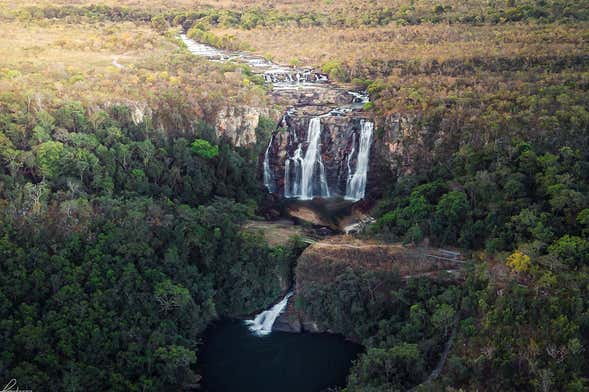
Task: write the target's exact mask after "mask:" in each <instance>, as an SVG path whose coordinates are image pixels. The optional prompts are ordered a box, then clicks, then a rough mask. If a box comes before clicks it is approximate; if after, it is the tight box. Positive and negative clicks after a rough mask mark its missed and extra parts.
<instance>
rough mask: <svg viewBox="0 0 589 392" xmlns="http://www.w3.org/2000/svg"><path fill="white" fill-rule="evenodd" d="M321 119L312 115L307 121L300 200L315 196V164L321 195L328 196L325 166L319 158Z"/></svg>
mask: <svg viewBox="0 0 589 392" xmlns="http://www.w3.org/2000/svg"><path fill="white" fill-rule="evenodd" d="M320 141H321V120H320V119H319V117H314V118H312V119H311V121H309V130H308V132H307V142H308V143H309V145H308V146H307V152H306V153H305V158H303V162H302V165H301V169H302V170H301V194H300V197H299V198H300V199H301V200H310V199H312V198H313V196H315V195H314V194H313V188H314V187H313V185H314V181H313V179H314V177H315V172H316V166H317V165H318V166H319V183H320V186H321V193H320V195H319V196H321V197H329V187H328V186H327V178H326V177H325V167H324V166H323V160H322V159H321V148H320V147H321V144H320Z"/></svg>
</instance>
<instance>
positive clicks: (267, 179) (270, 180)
mask: <svg viewBox="0 0 589 392" xmlns="http://www.w3.org/2000/svg"><path fill="white" fill-rule="evenodd" d="M273 141H274V135H272V137H271V138H270V142H269V143H268V147H267V148H266V153H265V154H264V165H263V166H264V185H265V186H266V189H268V192H274V176H273V175H272V170H271V169H270V154H269V152H270V147H271V146H272V142H273Z"/></svg>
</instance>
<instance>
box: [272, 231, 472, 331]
mask: <svg viewBox="0 0 589 392" xmlns="http://www.w3.org/2000/svg"><path fill="white" fill-rule="evenodd" d="M465 265H466V261H464V260H463V258H462V256H461V255H460V253H459V252H456V251H450V250H443V249H434V248H429V247H407V246H403V245H401V244H385V243H380V242H377V241H374V240H360V239H357V238H354V237H351V236H346V235H341V236H334V237H330V238H328V239H326V240H323V241H320V242H317V243H315V244H313V245H311V246H309V247H308V248H307V249H306V250H305V251H304V252H303V254H302V255H301V256H300V257H299V259H298V262H297V267H296V288H295V294H294V296H293V298H292V299H291V304H294V303H297V304H298V305H299V306H298V307H296V308H295V307H294V306H293V307H289V308H288V309H287V311H286V312H285V313H283V314H282V315H281V316H280V318H279V320H280V324H279V325H280V326H281V330H285V331H291V332H296V331H299V330H300V331H307V332H330V330H329V325H325V323H322V321H323V320H315V319H314V318H313V316H312V315H309V314H307V313H306V311H305V309H306V307H305V301H308V300H310V299H312V298H314V293H315V292H316V290H317V288H318V287H330V286H331V285H333V284H334V283H335V282H337V281H338V279H341V278H342V276H345V274H346V272H347V271H348V270H350V269H351V270H353V271H356V272H359V273H360V274H361V275H362V274H364V273H371V275H372V277H373V278H372V279H371V280H369V283H368V285H369V287H366V290H367V293H368V294H367V295H372V296H374V297H375V298H381V299H382V300H383V301H388V300H390V298H389V296H390V292H391V290H392V289H393V287H392V286H391V287H389V285H390V284H395V283H394V282H397V279H398V277H400V278H401V280H402V281H407V280H408V279H409V278H414V277H430V278H432V279H438V280H445V281H449V282H461V281H462V279H463V277H464V274H463V268H464V266H465ZM377 293H378V294H380V295H378V294H377Z"/></svg>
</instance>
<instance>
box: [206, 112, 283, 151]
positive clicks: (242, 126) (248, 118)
mask: <svg viewBox="0 0 589 392" xmlns="http://www.w3.org/2000/svg"><path fill="white" fill-rule="evenodd" d="M260 116H265V117H269V118H273V119H276V118H277V117H278V112H277V111H276V110H272V109H268V108H259V107H251V106H239V107H235V106H227V107H225V108H223V109H221V110H220V111H219V113H218V114H217V118H216V121H215V129H216V133H217V136H218V137H220V138H226V139H228V140H229V141H230V142H231V143H232V144H233V145H235V146H237V147H245V146H248V145H252V144H255V143H256V142H257V140H256V128H257V127H258V124H259V122H260Z"/></svg>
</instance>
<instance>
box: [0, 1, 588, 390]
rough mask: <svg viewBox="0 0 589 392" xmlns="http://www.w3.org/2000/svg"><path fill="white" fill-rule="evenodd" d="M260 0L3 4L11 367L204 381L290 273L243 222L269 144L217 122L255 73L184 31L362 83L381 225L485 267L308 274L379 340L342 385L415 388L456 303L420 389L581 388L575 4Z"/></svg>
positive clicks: (0, 113) (132, 384)
mask: <svg viewBox="0 0 589 392" xmlns="http://www.w3.org/2000/svg"><path fill="white" fill-rule="evenodd" d="M268 3H269V2H252V3H251V6H250V3H248V5H247V6H245V7H243V8H242V9H239V10H228V9H225V10H220V9H212V8H209V9H205V10H196V11H194V10H186V9H182V10H173V9H170V8H159V7H157V8H154V7H150V5H148V4H143V3H141V2H138V3H131V2H129V3H126V6H124V7H118V6H117V5H118V4H117V5H115V6H109V5H113V4H110V3H108V4H107V6H91V5H87V4H84V5H82V6H64V7H61V6H57V7H56V6H53V5H48V4H41V5H40V6H38V7H37V6H36V7H24V8H23V7H22V6H21V5H19V4H16V3H15V2H3V4H2V8H1V9H0V15H1V16H0V17H1V18H2V22H3V23H2V26H3V27H5V31H4V34H2V37H5V38H4V39H0V43H1V44H0V50H2V54H4V56H2V57H0V58H1V60H0V61H2V63H1V64H0V68H1V72H0V74H1V77H0V85H1V87H2V88H1V91H2V93H3V94H2V95H1V97H0V155H1V157H2V166H1V172H2V175H1V180H0V199H1V200H0V203H1V204H2V206H3V208H2V218H1V221H0V223H1V229H0V230H1V233H2V241H1V242H0V251H1V252H2V254H3V257H2V258H3V263H2V264H1V267H0V268H1V274H0V282H1V286H2V290H1V293H2V294H1V295H0V304H1V306H0V312H1V313H0V319H1V320H3V321H2V322H1V323H0V335H1V336H2V337H3V338H4V337H5V338H4V339H3V340H2V341H3V342H4V341H7V342H9V345H8V346H3V351H2V354H1V357H0V370H1V372H2V373H0V376H2V378H10V377H15V378H17V379H18V380H19V381H20V380H22V383H24V382H25V380H26V382H27V384H26V385H21V386H22V387H23V388H24V387H30V388H31V389H33V390H36V389H39V390H41V389H42V388H44V387H46V386H47V385H53V386H56V387H58V388H64V389H65V388H67V387H68V386H70V385H71V386H79V385H84V386H85V387H87V388H88V389H112V390H129V389H139V388H141V389H147V390H149V389H153V390H155V389H161V387H162V386H164V385H165V386H169V385H173V386H176V387H180V386H182V385H187V384H191V383H193V382H195V381H196V378H195V377H194V375H193V374H192V372H191V371H190V365H191V364H193V363H194V360H195V355H196V354H195V352H196V337H197V334H198V333H199V332H200V331H201V330H202V328H203V327H204V325H205V324H206V322H208V321H209V320H211V319H212V318H214V317H216V316H218V315H224V314H235V313H236V312H241V311H247V310H253V309H255V308H258V307H260V306H262V305H263V304H265V302H266V301H268V300H269V299H270V298H272V297H273V296H275V295H276V294H277V292H278V291H279V289H280V287H279V280H278V279H276V275H280V274H283V273H284V271H288V264H289V261H290V260H291V259H292V257H293V256H294V254H295V253H296V252H295V251H291V250H289V249H288V248H285V247H280V248H273V249H270V248H267V247H266V246H265V245H264V244H263V241H260V239H258V238H257V237H254V238H251V236H250V235H247V234H244V233H240V231H239V229H238V228H239V226H240V225H241V224H242V222H243V221H244V219H245V217H246V216H251V213H252V211H253V210H254V209H255V205H256V202H258V203H259V202H260V200H261V197H262V196H261V195H260V193H259V189H258V187H257V186H256V185H255V184H256V181H255V178H254V177H255V164H254V160H255V157H256V156H257V152H259V151H260V147H261V146H257V147H255V148H257V152H255V151H251V150H246V149H240V150H239V151H234V150H233V149H232V147H231V146H229V145H228V144H227V143H225V142H223V141H222V140H221V141H220V140H217V138H216V137H215V133H216V132H215V130H214V129H213V128H212V127H211V126H208V125H207V122H208V123H213V122H214V117H215V113H216V112H217V111H218V110H219V107H222V106H223V105H225V104H226V102H227V101H230V102H231V104H233V105H241V104H244V103H246V104H249V103H250V102H251V101H250V100H254V101H261V102H263V98H260V97H263V96H264V91H263V88H262V86H260V85H259V82H260V81H259V79H257V78H253V77H251V74H250V73H248V70H247V69H243V68H239V67H232V66H221V65H218V64H212V63H206V62H202V61H198V60H197V59H195V58H194V57H193V56H188V55H187V53H186V52H183V51H182V50H178V51H176V50H175V46H174V44H173V42H174V39H173V38H172V37H173V36H174V35H175V34H176V33H177V31H178V30H177V29H175V27H176V26H178V25H181V26H182V28H183V29H192V32H193V33H192V34H193V35H197V36H199V37H201V38H202V39H204V40H205V41H206V42H209V43H212V44H215V45H219V46H228V47H233V46H239V47H245V46H249V47H252V48H254V49H256V50H258V51H259V52H260V53H263V54H266V55H267V56H269V57H273V58H276V59H278V60H280V61H283V62H288V63H292V64H301V63H302V64H307V65H318V66H321V67H322V69H323V71H324V72H326V73H328V74H329V75H330V77H332V78H333V79H336V80H339V81H344V82H350V83H353V84H355V85H356V86H358V87H362V86H363V87H365V88H367V89H368V91H369V93H370V94H371V97H372V100H373V103H371V104H369V105H367V107H366V109H367V110H371V109H373V110H374V112H373V115H374V120H375V123H376V129H375V131H376V132H375V136H376V138H375V146H377V148H378V149H383V151H377V155H374V156H373V160H377V161H379V162H382V163H383V164H382V166H381V167H380V168H381V169H382V170H386V171H383V172H382V175H383V178H386V181H383V182H382V183H383V184H384V185H385V186H384V187H383V195H382V196H383V200H382V201H381V203H380V205H379V206H378V208H377V210H376V211H375V214H376V216H377V218H378V219H377V222H376V224H375V225H374V227H373V228H372V233H371V234H372V235H374V236H379V237H381V238H382V239H387V240H391V241H399V240H402V241H405V242H419V241H421V240H423V239H428V240H429V241H430V243H432V244H442V245H446V244H451V245H457V246H461V247H463V248H466V249H471V250H472V252H473V258H475V259H477V260H479V262H478V264H477V265H476V267H475V270H474V271H473V272H472V273H470V274H468V275H467V278H466V280H465V282H464V283H463V284H461V285H454V284H449V283H448V282H444V281H438V280H433V279H431V278H429V277H413V278H411V279H408V280H407V281H404V280H402V279H400V277H399V276H397V275H396V274H395V273H394V272H391V271H386V273H384V274H379V273H372V272H365V271H363V270H355V269H354V268H344V269H342V270H338V271H337V274H336V276H337V279H333V280H331V281H329V282H327V283H329V284H328V285H327V286H323V285H311V286H310V287H308V290H307V293H308V296H307V297H306V300H305V303H304V304H303V305H304V306H306V307H308V308H307V309H308V311H309V312H310V313H312V314H313V315H314V316H315V317H316V318H317V319H318V320H320V319H321V318H323V319H325V320H326V322H325V324H326V325H327V324H329V328H333V329H334V330H337V331H341V332H343V333H346V334H354V336H356V337H357V338H358V339H360V340H362V341H363V342H364V344H365V345H366V346H367V347H368V349H367V352H366V353H365V354H364V355H362V356H361V357H360V358H359V360H358V362H357V363H356V364H355V366H354V368H353V370H352V373H351V375H350V379H349V387H348V390H354V391H355V390H357V391H382V390H397V389H406V388H409V387H411V386H414V385H416V384H419V383H420V382H422V381H423V380H425V379H426V377H427V373H428V371H429V369H431V368H432V367H433V365H434V364H435V363H436V362H437V361H438V359H439V355H440V352H441V351H442V347H443V345H444V343H445V342H446V340H447V337H448V335H449V333H450V329H451V328H452V326H453V325H454V320H455V319H456V318H455V317H456V315H459V317H460V322H459V323H458V324H457V325H458V332H457V335H456V344H455V346H454V347H455V349H453V350H452V351H451V353H450V356H449V360H448V363H447V365H446V367H445V368H444V370H443V372H442V376H441V378H439V379H438V380H436V381H435V384H433V385H431V386H430V387H429V388H430V389H433V390H441V389H444V388H448V389H450V390H451V388H464V389H477V390H523V391H526V390H538V389H543V390H558V389H563V388H564V389H566V390H572V391H577V390H578V391H581V390H584V389H586V387H587V380H586V378H587V374H588V371H589V370H588V369H587V364H588V363H589V357H588V355H589V354H588V353H589V351H588V350H586V347H587V344H588V343H589V342H588V341H587V336H589V323H588V321H587V320H588V317H587V314H588V308H589V304H588V302H587V298H589V296H588V295H587V294H588V293H587V287H588V283H587V282H588V280H587V276H588V275H587V272H588V270H587V268H588V257H589V256H588V255H589V245H588V242H589V238H588V236H589V226H588V225H589V217H588V212H587V211H588V207H589V205H588V197H587V194H588V178H587V173H589V169H588V168H589V163H588V161H589V158H588V156H587V151H589V148H588V145H589V143H588V140H587V134H588V133H587V130H588V129H587V128H588V123H589V116H588V115H587V106H588V105H587V97H588V94H587V86H588V83H587V76H586V75H587V63H588V62H587V56H586V53H587V40H586V39H585V36H586V32H587V25H586V20H587V14H586V12H587V9H589V7H587V4H586V1H552V2H540V1H506V2H493V3H489V2H486V1H485V2H460V1H451V2H440V3H441V4H438V3H436V4H433V3H432V2H429V1H423V2H408V1H399V2H396V1H395V2H366V3H364V2H363V3H361V4H360V6H359V7H352V6H351V5H353V4H358V2H324V3H321V4H319V5H317V4H316V2H312V4H311V3H310V2H298V4H296V5H294V4H292V3H291V2H272V4H275V5H276V7H274V8H272V9H269V10H263V9H261V8H259V7H257V6H258V5H261V4H268ZM411 3H413V4H411ZM178 4H179V5H180V6H181V5H182V4H180V3H178ZM222 4H223V5H224V6H225V5H226V6H231V5H233V4H232V3H231V2H230V1H227V2H223V3H222ZM310 4H311V5H312V6H313V7H316V8H313V7H310ZM302 7H304V8H302ZM95 22H99V23H95ZM121 22H132V23H133V24H130V23H121ZM20 23H23V24H26V25H24V27H22V26H20V25H19V24H20ZM407 25H408V26H407ZM39 26H40V27H39ZM78 26H79V27H78ZM358 26H363V27H362V28H361V29H359V30H358V31H351V30H350V29H347V27H358ZM402 26H405V27H402ZM319 27H321V28H319ZM340 27H341V30H340ZM150 29H153V31H152V30H150ZM12 30H15V31H17V32H18V34H17V37H29V36H30V37H32V39H30V40H29V39H20V38H18V39H12V37H11V34H12ZM154 31H155V32H158V33H160V35H157V34H155V32H154ZM70 33H71V34H70ZM166 34H167V37H168V38H165V37H166ZM266 37H270V38H269V39H268V38H266ZM293 37H294V38H296V39H293ZM301 37H304V39H303V38H301ZM31 42H37V44H35V43H31ZM301 42H303V44H300V43H301ZM15 43H16V44H15ZM294 43H296V45H297V46H299V47H300V48H301V49H293V44H294ZM316 48H320V49H316ZM324 53H326V54H327V55H325V54H324ZM54 57H57V58H58V62H57V65H55V64H53V63H54V61H53V60H52V59H53V58H54ZM117 64H118V65H121V66H122V67H123V68H119V67H118V66H117ZM148 109H149V110H148ZM150 112H151V114H150ZM399 118H401V119H403V120H402V121H403V122H404V123H406V124H408V126H407V127H405V128H402V131H403V132H397V128H395V127H394V126H393V124H394V123H395V120H396V119H399ZM261 128H263V127H261ZM266 128H267V127H266ZM259 131H260V132H264V131H265V132H267V131H268V129H260V130H259ZM196 139H198V141H197V140H196ZM194 142H196V143H194ZM389 171H392V172H393V174H394V176H391V175H389ZM395 176H397V177H398V181H392V179H394V178H395ZM386 185H389V186H388V187H387V186H386ZM219 197H221V199H218V198H219ZM236 260H238V262H236ZM498 265H503V266H504V267H503V268H497V266H498ZM505 268H509V270H510V274H509V275H507V278H506V276H505V274H504V271H505ZM498 270H500V271H501V272H502V274H501V276H497V271H498ZM381 282H384V284H383V286H382V287H387V290H386V291H379V290H376V291H373V292H372V293H371V292H370V290H369V288H371V287H375V286H378V285H379V284H380V283H381ZM379 287H380V286H379ZM381 305H384V306H381ZM350 314H351V315H353V317H350ZM327 322H328V323H327ZM5 347H7V348H5ZM97 364H98V365H99V366H97ZM5 375H6V376H8V377H4V376H5Z"/></svg>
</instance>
